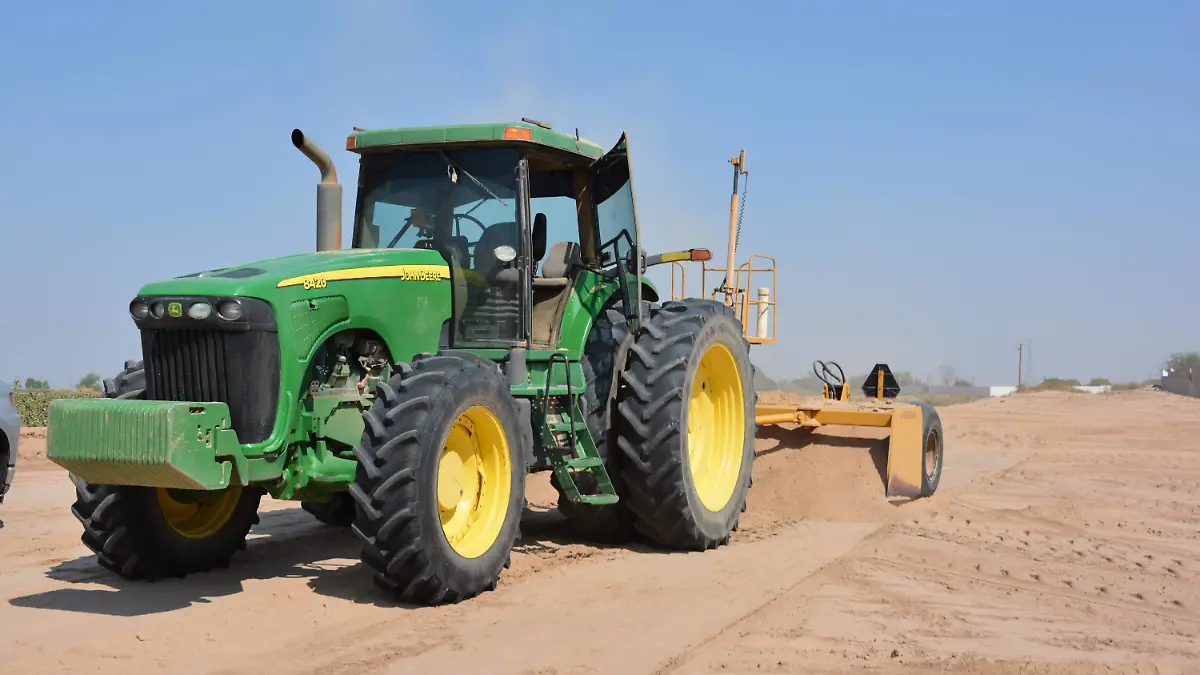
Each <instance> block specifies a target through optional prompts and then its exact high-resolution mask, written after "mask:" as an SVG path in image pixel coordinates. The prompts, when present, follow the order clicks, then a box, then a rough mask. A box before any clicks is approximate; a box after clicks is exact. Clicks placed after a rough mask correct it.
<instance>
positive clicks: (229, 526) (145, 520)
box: [71, 361, 263, 580]
mask: <svg viewBox="0 0 1200 675" xmlns="http://www.w3.org/2000/svg"><path fill="white" fill-rule="evenodd" d="M104 395H105V396H106V397H108V398H117V399H144V398H145V397H146V371H145V369H144V367H143V364H142V362H140V361H126V362H125V369H124V370H122V371H121V373H120V374H118V375H117V376H116V377H114V378H112V379H109V380H106V381H105V382H104ZM71 481H72V482H73V483H74V484H75V492H76V500H75V504H74V506H72V507H71V512H72V513H73V514H74V515H75V517H76V518H77V519H78V520H79V522H80V523H81V524H82V525H83V530H84V532H83V536H82V541H83V543H84V545H86V546H87V547H88V548H89V549H91V550H92V552H94V553H95V554H96V559H97V561H98V562H99V563H100V565H101V566H102V567H104V568H105V569H108V570H110V571H112V572H115V573H116V574H118V575H120V576H122V577H125V578H127V579H147V580H153V579H159V578H163V577H182V576H185V575H187V574H191V573H194V572H206V571H209V570H212V569H216V568H223V567H228V566H229V562H230V560H231V559H232V558H233V556H234V555H235V554H236V553H237V552H238V551H240V550H242V549H244V548H246V535H247V534H248V533H249V532H250V528H251V527H253V526H254V525H255V524H256V523H257V522H258V505H259V501H260V500H261V499H262V494H263V493H262V491H261V490H260V489H258V488H252V487H242V486H239V485H235V486H231V487H229V488H226V489H225V490H221V491H214V492H195V491H176V490H168V489H165V488H151V487H141V486H133V485H96V484H91V483H88V482H87V481H85V480H84V479H82V478H80V477H79V476H76V475H74V474H71Z"/></svg>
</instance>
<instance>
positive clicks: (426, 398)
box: [350, 352, 528, 605]
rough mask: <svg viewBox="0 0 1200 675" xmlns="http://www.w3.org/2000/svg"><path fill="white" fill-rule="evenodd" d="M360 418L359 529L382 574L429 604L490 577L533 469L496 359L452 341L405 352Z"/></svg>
mask: <svg viewBox="0 0 1200 675" xmlns="http://www.w3.org/2000/svg"><path fill="white" fill-rule="evenodd" d="M363 418H364V420H365V423H366V428H365V430H364V432H363V438H362V445H361V447H360V448H358V450H357V452H358V456H359V467H358V471H357V474H356V477H355V483H354V485H352V486H351V488H350V495H351V496H352V497H353V499H354V501H355V503H356V506H357V515H356V518H355V522H354V525H353V528H352V529H353V530H354V532H355V534H357V535H358V537H359V538H360V539H361V540H362V544H363V546H362V560H363V562H364V563H365V564H366V565H367V566H368V567H370V568H371V570H372V571H373V572H374V574H375V582H376V584H377V585H378V586H380V587H381V588H383V589H384V590H385V591H387V592H388V593H389V594H391V595H392V596H393V597H395V598H396V599H398V600H402V601H406V602H413V603H417V604H425V605H434V604H442V603H446V602H458V601H460V600H464V599H466V598H470V597H473V596H475V595H478V594H479V593H482V592H484V591H488V590H492V589H494V588H495V587H496V582H497V580H498V578H499V576H500V572H501V571H502V570H503V569H504V568H505V567H507V566H508V563H509V555H510V552H511V550H512V546H513V544H514V542H515V541H516V539H517V537H518V536H519V530H520V519H521V510H522V507H523V504H524V500H525V475H526V472H527V470H528V459H527V452H526V449H525V448H524V447H523V445H522V442H521V432H520V426H519V424H518V410H517V406H516V403H515V401H514V400H513V398H512V396H511V394H510V392H509V388H508V385H507V383H506V382H505V380H504V379H503V378H502V377H501V376H500V374H499V372H498V371H497V368H496V365H495V364H494V363H492V362H491V361H487V360H486V359H482V358H479V357H476V356H473V355H470V354H465V353H456V352H449V353H443V354H439V355H437V356H428V355H423V356H420V357H417V358H416V359H414V361H413V363H412V364H411V365H410V364H405V363H402V364H398V365H397V367H396V372H395V374H394V375H393V376H392V378H391V379H390V380H389V381H388V382H386V383H380V384H379V386H378V389H377V397H376V402H375V404H374V405H373V406H372V407H371V409H370V410H368V411H367V412H366V413H365V414H364V416H363Z"/></svg>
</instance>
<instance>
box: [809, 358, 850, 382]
mask: <svg viewBox="0 0 1200 675" xmlns="http://www.w3.org/2000/svg"><path fill="white" fill-rule="evenodd" d="M831 365H832V366H833V367H834V368H837V371H838V374H837V375H834V374H833V371H832V370H830V368H829V366H831ZM813 373H816V375H817V379H818V380H820V381H822V382H824V383H825V384H827V385H829V388H830V389H836V388H838V387H839V386H841V385H844V384H846V373H845V372H844V371H843V370H842V367H841V366H839V365H838V363H837V361H830V362H829V363H826V362H824V361H813ZM826 376H828V378H827V377H826ZM830 379H832V380H834V381H833V382H830V381H829V380H830Z"/></svg>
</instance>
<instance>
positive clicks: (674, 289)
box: [670, 149, 944, 498]
mask: <svg viewBox="0 0 1200 675" xmlns="http://www.w3.org/2000/svg"><path fill="white" fill-rule="evenodd" d="M729 161H730V164H732V165H733V194H732V195H731V197H730V200H729V251H728V256H727V258H726V264H725V266H724V267H710V266H709V265H708V263H707V261H708V260H709V259H710V257H711V256H710V255H709V253H708V252H707V251H700V255H697V254H696V252H695V251H693V252H691V255H690V257H685V256H683V255H682V254H681V255H680V256H679V258H680V259H677V260H670V262H671V298H672V299H675V300H679V299H683V298H685V297H689V296H688V295H687V290H686V287H687V276H686V275H687V270H686V268H685V267H684V264H683V263H684V262H699V263H700V264H701V269H700V286H701V288H700V296H701V297H708V298H710V299H713V300H718V301H721V302H723V303H724V304H726V305H728V306H730V307H732V308H733V310H734V312H735V313H736V314H737V316H738V317H739V318H740V319H741V323H742V334H743V336H744V337H745V338H746V340H747V341H748V342H749V343H750V344H775V320H776V317H775V312H774V309H775V308H776V302H777V300H778V299H777V298H776V296H775V259H774V258H772V257H770V256H765V255H758V254H751V255H750V256H749V257H748V258H747V260H746V261H745V262H743V263H741V264H740V265H739V264H737V246H738V243H739V242H738V240H739V238H740V235H741V228H742V223H741V215H742V214H741V213H740V212H739V205H738V183H739V180H740V178H741V177H742V176H747V180H749V178H748V176H749V172H748V171H747V170H746V151H745V149H743V150H742V151H741V153H740V154H739V155H738V156H737V157H734V158H732V159H731V160H729ZM741 206H742V209H744V208H745V192H744V191H743V192H742V204H741ZM697 251H699V250H698V249H697ZM718 274H719V275H721V276H720V278H721V282H720V284H719V285H715V286H712V287H711V288H710V287H709V285H708V284H709V282H710V279H714V278H716V275H718ZM710 275H713V276H710ZM755 275H757V276H755ZM755 284H758V285H755ZM751 289H754V295H753V296H751ZM835 368H836V370H837V372H836V373H834V369H835ZM813 371H814V372H815V373H816V374H817V377H818V379H820V380H821V381H822V383H823V385H824V390H823V392H822V399H821V400H820V401H819V402H818V403H796V404H788V403H760V404H757V405H756V406H755V408H754V414H755V422H757V423H758V424H760V425H763V424H795V425H799V426H800V427H807V428H812V427H822V426H829V425H836V426H858V427H873V428H886V429H889V440H888V459H887V496H888V497H910V498H916V497H927V496H929V495H931V494H933V493H934V491H935V490H937V485H938V482H939V480H940V478H941V474H942V453H943V449H944V438H943V433H942V422H941V419H940V416H939V415H938V413H937V410H935V409H934V407H933V406H931V405H929V404H928V403H924V402H913V403H901V402H898V401H896V400H895V399H896V397H897V396H899V395H900V387H899V385H898V384H897V382H896V379H895V377H893V375H892V372H891V370H890V369H889V368H888V367H887V365H886V364H882V363H880V364H876V365H875V367H874V368H873V369H872V371H871V374H870V375H869V376H868V377H867V379H866V381H865V382H864V383H863V385H862V392H863V394H864V397H865V398H864V400H862V401H861V402H852V401H851V400H850V387H849V385H848V384H847V383H846V381H845V373H844V372H843V371H842V368H841V366H839V365H838V364H837V363H835V362H832V361H830V362H824V361H817V362H815V363H814V364H813Z"/></svg>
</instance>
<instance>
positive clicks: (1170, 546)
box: [0, 391, 1200, 675]
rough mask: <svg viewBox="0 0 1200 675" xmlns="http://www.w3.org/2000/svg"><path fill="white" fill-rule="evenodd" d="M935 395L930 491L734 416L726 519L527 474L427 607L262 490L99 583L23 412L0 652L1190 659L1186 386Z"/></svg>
mask: <svg viewBox="0 0 1200 675" xmlns="http://www.w3.org/2000/svg"><path fill="white" fill-rule="evenodd" d="M769 398H770V397H764V400H766V399H769ZM941 415H942V419H943V422H944V424H945V430H946V436H947V455H946V461H945V471H944V474H943V477H942V485H941V488H940V489H939V491H938V493H937V494H936V495H934V496H933V497H932V498H929V499H926V500H919V501H916V502H910V503H903V504H893V503H889V502H888V501H887V500H886V499H885V498H884V495H883V483H882V481H881V478H880V473H879V471H878V469H877V466H878V465H879V463H880V461H881V460H882V459H883V454H882V453H883V448H884V445H883V444H882V443H881V442H879V441H877V440H871V439H870V438H869V436H870V435H871V434H872V433H873V432H871V431H867V430H848V431H843V433H840V434H831V433H809V432H803V431H796V430H788V429H783V428H779V427H764V428H762V429H761V430H760V434H759V438H760V440H759V448H758V450H759V455H758V458H757V460H756V463H755V468H754V476H755V482H754V487H753V488H752V490H751V493H750V504H749V508H748V510H747V512H746V514H745V518H744V520H743V526H742V527H741V528H740V529H739V531H738V532H737V533H735V537H734V539H733V542H732V544H731V545H730V546H727V547H724V548H721V549H718V550H716V551H709V552H706V553H694V554H693V553H688V554H683V553H663V552H659V551H655V550H651V549H644V548H640V547H628V548H603V547H596V546H592V545H588V544H586V543H581V542H578V541H573V540H572V539H571V538H570V537H569V536H568V533H567V530H565V529H564V527H563V525H562V523H561V522H560V520H559V519H558V517H557V514H556V512H554V511H553V509H551V508H549V505H550V504H551V503H552V495H553V492H552V491H551V490H550V488H549V486H548V484H547V483H546V481H545V476H544V475H539V476H537V477H533V478H531V487H530V491H529V498H530V502H531V509H530V512H529V513H527V514H526V517H525V522H524V525H523V538H522V539H521V541H519V542H518V545H517V549H516V551H515V553H514V556H513V566H512V568H511V569H510V570H507V571H506V573H505V574H504V575H503V576H502V577H501V579H500V585H499V588H498V589H497V590H496V591H495V592H491V593H486V594H484V595H482V596H480V597H478V598H476V599H474V600H471V601H468V602H464V603H462V604H459V605H455V606H450V607H443V608H409V607H404V606H398V605H395V604H390V603H387V602H385V601H383V600H382V599H381V597H380V595H379V594H378V593H377V592H376V591H375V590H374V588H373V586H372V584H371V581H370V578H369V575H368V574H367V573H366V572H365V570H364V569H363V568H362V567H361V565H360V564H359V563H358V561H357V551H356V547H355V541H354V538H353V535H351V534H349V533H348V532H343V531H338V530H334V529H332V528H329V527H326V526H322V525H320V524H318V523H316V522H315V521H313V520H312V519H311V518H310V517H309V516H308V515H307V514H305V513H304V512H303V511H301V510H299V509H298V508H293V507H291V506H289V505H287V504H283V503H277V502H275V503H273V502H270V501H269V500H268V501H267V502H264V503H265V504H268V506H267V509H269V510H268V511H267V512H265V513H264V514H263V518H262V523H261V524H260V525H259V526H258V527H257V528H256V530H255V531H254V532H253V533H252V537H253V538H252V541H251V542H250V544H249V546H248V548H247V550H246V551H245V552H244V553H243V554H241V555H240V556H239V557H238V558H235V563H234V565H233V566H232V567H231V568H230V569H227V570H221V571H217V572H212V573H208V574H202V575H196V576H193V577H189V578H188V579H185V580H171V581H164V582H158V583H154V584H146V583H126V582H123V581H120V580H118V579H116V578H114V577H113V576H112V575H110V574H108V573H107V572H105V571H103V570H102V569H100V568H98V567H97V566H96V564H95V559H94V557H93V556H91V555H90V554H89V552H88V551H87V549H86V548H84V547H83V545H82V544H80V542H79V534H80V532H79V526H78V524H77V523H76V521H75V519H74V518H73V517H72V516H71V514H70V511H69V508H70V504H71V501H72V496H73V488H72V486H71V484H70V482H69V481H68V480H67V477H66V475H65V473H63V472H62V471H61V470H58V469H57V468H55V467H54V466H53V465H51V464H50V463H48V462H47V461H46V460H45V459H44V458H42V457H41V452H42V448H43V445H44V440H42V439H38V438H36V437H35V436H34V435H31V436H30V437H29V438H26V439H24V440H23V441H22V443H23V446H22V452H21V463H20V465H19V469H18V474H17V478H16V483H15V485H14V488H13V491H12V493H10V496H9V497H8V499H7V501H6V502H5V504H3V505H2V506H0V521H2V523H3V527H2V528H0V664H3V665H4V672H11V673H55V672H85V671H86V672H100V673H108V672H120V673H126V674H128V673H132V672H147V671H153V672H163V671H169V672H171V673H214V672H215V673H247V672H256V671H257V672H262V673H289V674H300V673H356V674H362V673H438V672H463V673H485V672H486V673H514V674H515V673H539V674H543V675H549V674H560V675H565V674H582V673H621V674H625V673H630V674H635V673H717V672H720V673H745V672H755V673H757V672H803V673H859V672H869V673H928V672H938V673H961V674H968V673H971V674H975V673H980V674H984V673H1003V674H1008V673H1012V674H1016V673H1066V674H1076V673H1200V636H1198V635H1200V399H1187V398H1182V397H1177V396H1173V395H1170V394H1164V393H1158V392H1147V391H1136V392H1122V393H1114V394H1104V395H1089V394H1064V393H1046V394H1022V395H1019V396H1012V397H1008V398H1003V399H990V400H984V401H978V402H974V403H968V404H962V405H955V406H949V407H946V408H942V409H941ZM854 434H863V435H865V436H867V438H866V439H864V438H861V437H854V436H853V435H854ZM875 436H876V437H878V434H877V433H876V434H875Z"/></svg>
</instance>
